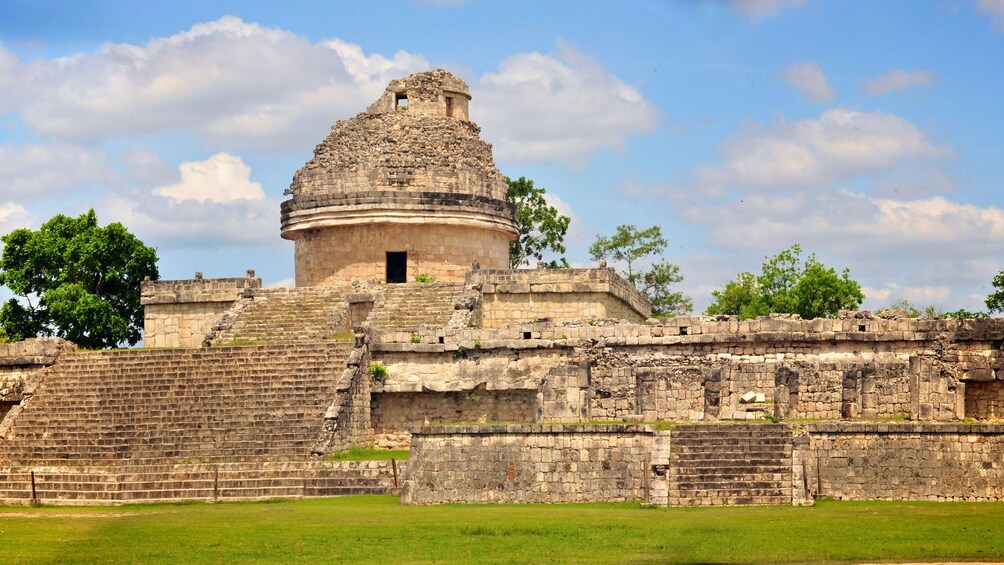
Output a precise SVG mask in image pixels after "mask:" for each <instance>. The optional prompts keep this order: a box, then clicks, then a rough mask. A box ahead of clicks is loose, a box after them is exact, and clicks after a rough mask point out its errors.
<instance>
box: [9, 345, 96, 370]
mask: <svg viewBox="0 0 1004 565" xmlns="http://www.w3.org/2000/svg"><path fill="white" fill-rule="evenodd" d="M76 349H77V346H76V345H75V344H73V342H70V341H66V340H65V339H60V338H32V339H26V340H24V341H16V342H14V343H4V344H0V367H21V366H27V365H52V364H54V363H55V362H56V360H57V359H58V358H59V356H60V355H62V354H63V353H70V352H72V351H75V350H76Z"/></svg>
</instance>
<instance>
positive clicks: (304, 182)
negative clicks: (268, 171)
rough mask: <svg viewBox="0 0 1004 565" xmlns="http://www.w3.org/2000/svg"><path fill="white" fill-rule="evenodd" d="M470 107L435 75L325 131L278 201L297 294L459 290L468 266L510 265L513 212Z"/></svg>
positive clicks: (455, 86)
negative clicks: (410, 286)
mask: <svg viewBox="0 0 1004 565" xmlns="http://www.w3.org/2000/svg"><path fill="white" fill-rule="evenodd" d="M470 99H471V95H470V91H469V90H468V89H467V84H465V83H464V81H462V80H460V78H458V77H456V76H454V75H452V74H450V73H448V72H446V71H444V70H442V69H440V70H435V71H429V72H424V73H417V74H413V75H410V76H407V77H405V78H402V79H397V80H394V81H391V83H390V85H389V86H388V87H387V90H385V91H384V93H383V96H381V97H380V98H379V99H378V100H377V101H376V102H374V103H373V105H372V106H370V107H369V108H368V109H367V110H366V111H365V112H362V113H360V114H358V115H357V116H355V117H354V118H351V119H348V120H341V121H339V122H338V123H336V124H335V125H334V126H333V127H332V128H331V133H330V134H329V135H328V137H327V138H326V139H325V140H324V141H322V142H321V144H320V145H318V146H317V148H315V149H314V158H313V159H311V160H310V161H308V162H307V164H306V165H304V166H303V167H302V168H301V169H300V170H298V171H297V172H296V174H295V175H293V182H292V183H291V184H290V185H289V188H288V189H287V190H286V194H287V195H290V196H292V198H290V199H289V200H287V201H285V202H283V203H282V237H284V238H286V239H291V240H293V241H294V242H295V244H296V250H295V254H296V286H325V285H335V284H344V283H347V282H351V281H354V280H370V279H376V280H381V281H386V282H391V283H393V282H408V281H412V280H414V278H415V276H416V275H418V274H427V275H431V276H434V277H435V278H436V280H437V281H462V280H463V279H464V272H465V271H467V270H468V269H470V268H471V264H472V263H473V262H474V261H478V262H479V263H480V265H481V267H482V268H485V269H507V268H508V267H509V242H510V241H511V240H513V239H515V238H516V236H517V233H518V231H517V228H516V221H515V215H514V211H513V206H512V204H510V203H509V202H507V201H506V190H507V185H506V182H505V179H504V178H503V177H502V174H501V173H499V171H498V169H496V168H495V163H494V160H493V159H492V148H491V145H490V144H488V143H485V142H484V141H482V140H481V138H480V137H479V135H478V134H479V133H480V131H481V128H479V127H478V126H477V124H475V123H473V122H471V121H470V120H469V119H468V113H467V110H468V103H469V102H470Z"/></svg>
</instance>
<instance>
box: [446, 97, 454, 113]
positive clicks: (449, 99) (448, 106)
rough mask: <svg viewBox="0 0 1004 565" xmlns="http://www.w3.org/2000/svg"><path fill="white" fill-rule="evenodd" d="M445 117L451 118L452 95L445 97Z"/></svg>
mask: <svg viewBox="0 0 1004 565" xmlns="http://www.w3.org/2000/svg"><path fill="white" fill-rule="evenodd" d="M446 117H447V118H452V117H453V97H452V96H447V97H446Z"/></svg>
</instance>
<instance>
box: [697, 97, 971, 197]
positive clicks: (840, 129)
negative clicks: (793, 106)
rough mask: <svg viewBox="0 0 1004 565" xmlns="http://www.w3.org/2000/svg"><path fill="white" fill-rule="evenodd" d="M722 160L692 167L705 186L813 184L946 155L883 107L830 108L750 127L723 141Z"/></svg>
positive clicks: (947, 151)
mask: <svg viewBox="0 0 1004 565" xmlns="http://www.w3.org/2000/svg"><path fill="white" fill-rule="evenodd" d="M724 153H725V159H724V161H723V162H722V163H720V164H717V165H711V166H704V167H701V168H699V169H698V171H697V178H698V182H699V183H700V184H702V185H704V188H705V189H706V190H709V191H712V192H714V191H716V190H720V189H721V187H722V186H743V187H747V188H751V187H752V188H760V189H788V188H809V187H819V186H824V185H827V184H831V183H834V182H841V181H848V180H852V179H855V178H857V177H860V176H863V175H868V174H872V173H876V172H880V171H886V170H891V169H894V168H896V167H897V166H899V165H901V164H903V163H907V162H911V161H918V160H924V159H938V158H943V157H946V156H948V155H951V153H952V151H951V148H950V147H947V146H939V145H936V144H934V143H932V142H931V141H930V140H929V139H928V138H927V136H926V135H925V134H924V133H923V132H921V131H920V130H919V129H917V127H916V126H914V125H913V124H912V123H910V122H909V121H907V120H904V119H903V118H900V117H898V116H895V115H892V114H886V113H883V112H860V111H857V110H846V109H835V110H827V111H826V112H823V113H822V114H821V115H820V117H819V118H818V119H806V120H802V121H798V122H787V121H784V120H782V121H779V122H778V123H775V124H774V125H773V126H771V127H769V128H756V127H754V128H750V129H749V130H748V131H747V132H745V134H743V135H741V136H739V137H738V138H735V139H732V140H730V141H728V142H727V143H726V144H725V146H724Z"/></svg>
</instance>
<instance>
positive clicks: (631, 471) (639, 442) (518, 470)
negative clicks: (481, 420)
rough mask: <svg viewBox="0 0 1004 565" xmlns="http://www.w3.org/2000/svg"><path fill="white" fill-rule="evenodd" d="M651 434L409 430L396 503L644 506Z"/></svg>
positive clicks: (632, 430) (628, 429) (633, 429)
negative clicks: (625, 502)
mask: <svg viewBox="0 0 1004 565" xmlns="http://www.w3.org/2000/svg"><path fill="white" fill-rule="evenodd" d="M653 433H654V432H653V430H652V428H651V427H650V426H636V425H579V426H570V425H549V426H521V425H513V426H456V427H441V428H421V429H418V430H413V432H412V444H411V456H410V458H409V460H408V472H407V474H406V475H405V481H404V491H403V493H402V496H401V502H402V503H403V504H439V503H446V502H464V503H484V502H587V501H621V500H644V499H645V498H646V486H647V476H648V471H647V469H648V467H649V457H650V454H651V452H652V436H653Z"/></svg>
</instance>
